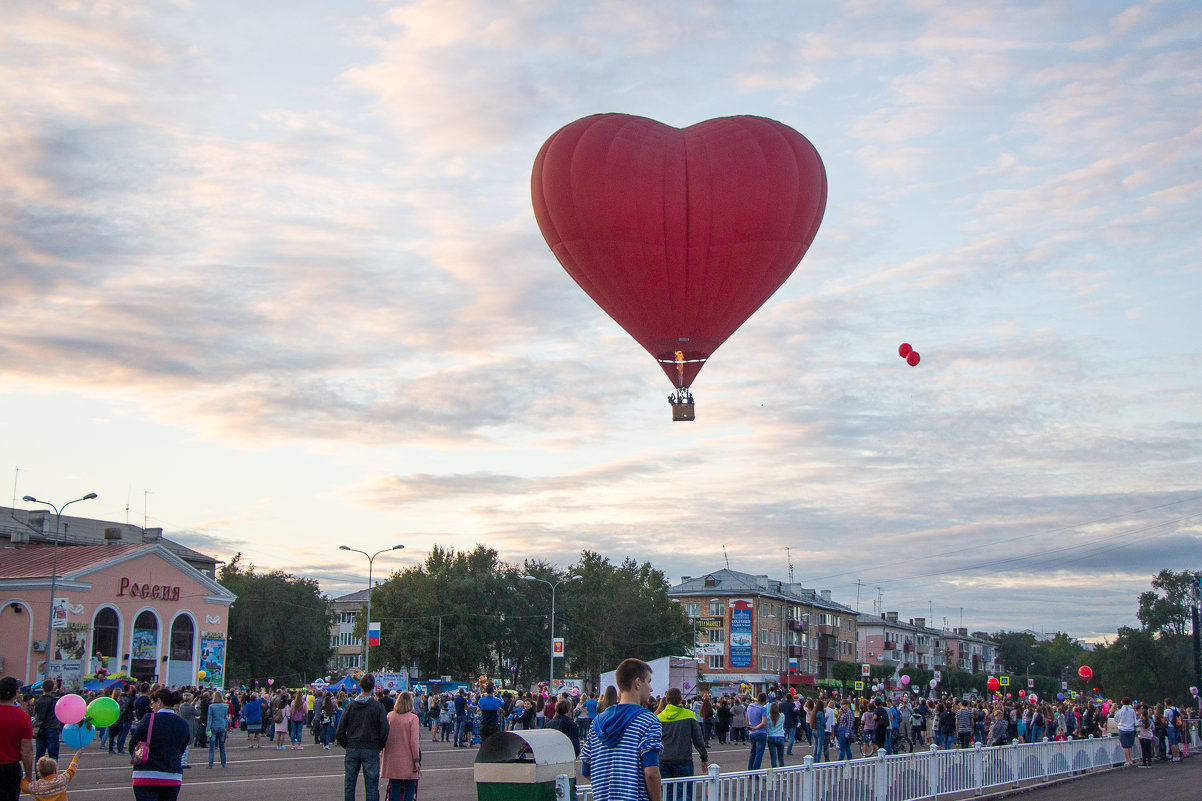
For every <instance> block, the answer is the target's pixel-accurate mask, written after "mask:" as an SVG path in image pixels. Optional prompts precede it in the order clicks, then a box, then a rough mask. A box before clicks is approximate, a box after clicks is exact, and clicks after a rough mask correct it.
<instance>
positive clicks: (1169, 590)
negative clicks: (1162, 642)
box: [1138, 570, 1194, 636]
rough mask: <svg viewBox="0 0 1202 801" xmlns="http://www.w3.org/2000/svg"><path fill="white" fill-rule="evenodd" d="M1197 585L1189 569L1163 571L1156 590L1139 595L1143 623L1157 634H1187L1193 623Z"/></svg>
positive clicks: (1154, 581)
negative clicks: (1195, 588)
mask: <svg viewBox="0 0 1202 801" xmlns="http://www.w3.org/2000/svg"><path fill="white" fill-rule="evenodd" d="M1193 587H1194V577H1193V574H1191V573H1190V572H1189V571H1186V570H1182V571H1181V572H1179V573H1175V572H1173V571H1172V570H1162V571H1160V572H1159V573H1157V574H1156V577H1155V578H1153V579H1152V589H1151V590H1148V591H1146V592H1142V593H1140V595H1139V613H1138V615H1139V622H1140V623H1142V624H1143V627H1144V628H1145V629H1147V630H1149V631H1151V632H1152V633H1153V634H1160V633H1167V634H1175V635H1177V636H1182V635H1184V634H1185V633H1186V631H1188V630H1189V626H1190V606H1191V604H1192V603H1193Z"/></svg>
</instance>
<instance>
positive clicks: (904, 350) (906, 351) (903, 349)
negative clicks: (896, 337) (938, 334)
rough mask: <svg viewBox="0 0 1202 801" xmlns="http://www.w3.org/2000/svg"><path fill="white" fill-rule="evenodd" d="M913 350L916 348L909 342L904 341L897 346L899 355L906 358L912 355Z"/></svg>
mask: <svg viewBox="0 0 1202 801" xmlns="http://www.w3.org/2000/svg"><path fill="white" fill-rule="evenodd" d="M912 350H914V348H912V347H910V343H909V342H903V343H901V344H900V345H898V346H897V355H898V356H901V357H902V358H903V359H904V358H906V357H907V356H909V355H910V351H912Z"/></svg>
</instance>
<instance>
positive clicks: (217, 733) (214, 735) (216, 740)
mask: <svg viewBox="0 0 1202 801" xmlns="http://www.w3.org/2000/svg"><path fill="white" fill-rule="evenodd" d="M228 733H229V732H228V731H226V730H225V729H213V730H212V731H210V732H209V767H210V768H211V767H213V746H217V747H218V749H219V750H220V751H221V767H223V768H224V767H225V736H226V735H227V734H228Z"/></svg>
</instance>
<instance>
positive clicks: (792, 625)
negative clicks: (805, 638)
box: [789, 620, 805, 631]
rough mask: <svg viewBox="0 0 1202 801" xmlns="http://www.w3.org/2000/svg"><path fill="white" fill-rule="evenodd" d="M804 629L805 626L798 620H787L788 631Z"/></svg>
mask: <svg viewBox="0 0 1202 801" xmlns="http://www.w3.org/2000/svg"><path fill="white" fill-rule="evenodd" d="M804 629H805V627H804V626H803V625H801V621H800V620H790V621H789V631H803V630H804Z"/></svg>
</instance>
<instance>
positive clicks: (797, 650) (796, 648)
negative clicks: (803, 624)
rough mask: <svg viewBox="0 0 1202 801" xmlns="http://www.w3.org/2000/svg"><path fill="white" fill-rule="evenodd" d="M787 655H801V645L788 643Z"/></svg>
mask: <svg viewBox="0 0 1202 801" xmlns="http://www.w3.org/2000/svg"><path fill="white" fill-rule="evenodd" d="M789 656H801V646H800V645H790V646H789Z"/></svg>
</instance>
